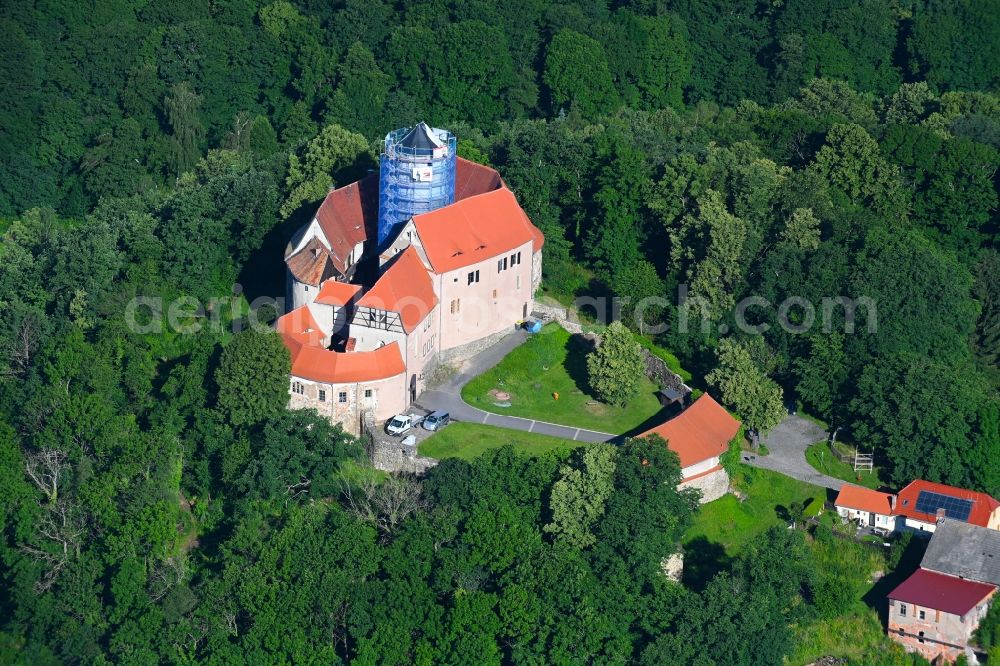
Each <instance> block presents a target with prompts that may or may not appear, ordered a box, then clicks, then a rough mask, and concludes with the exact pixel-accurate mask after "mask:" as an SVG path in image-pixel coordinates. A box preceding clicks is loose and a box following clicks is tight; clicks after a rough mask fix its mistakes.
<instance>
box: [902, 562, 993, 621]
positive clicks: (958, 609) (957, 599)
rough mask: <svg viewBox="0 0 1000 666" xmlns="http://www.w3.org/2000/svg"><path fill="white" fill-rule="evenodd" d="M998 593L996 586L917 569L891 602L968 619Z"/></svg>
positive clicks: (903, 583)
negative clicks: (899, 602)
mask: <svg viewBox="0 0 1000 666" xmlns="http://www.w3.org/2000/svg"><path fill="white" fill-rule="evenodd" d="M995 589H997V588H996V586H995V585H988V584H986V583H976V582H974V581H971V580H963V579H961V578H955V577H954V576H947V575H945V574H940V573H937V572H936V571H928V570H927V569H917V570H916V571H915V572H914V573H913V575H911V576H910V577H909V578H907V579H906V580H904V581H903V582H902V583H900V584H899V586H898V587H897V588H896V589H895V590H893V591H892V592H890V593H889V598H890V599H895V600H896V601H902V602H904V603H908V604H916V605H917V606H923V607H924V608H933V609H935V610H940V611H942V612H945V613H952V614H954V615H965V614H966V613H968V612H969V611H970V610H972V609H973V608H975V607H976V606H977V605H979V603H980V602H981V601H982V600H983V599H985V598H986V597H988V596H989V595H990V593H992V592H993V591H994V590H995Z"/></svg>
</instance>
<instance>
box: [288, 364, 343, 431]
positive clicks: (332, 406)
mask: <svg viewBox="0 0 1000 666" xmlns="http://www.w3.org/2000/svg"><path fill="white" fill-rule="evenodd" d="M296 384H301V385H302V387H303V389H304V392H303V393H296V392H295V391H294V389H293V387H294V386H295V385H296ZM320 391H323V392H324V394H325V395H324V397H325V398H326V399H325V400H322V401H321V400H320V399H319V392H320ZM342 392H343V393H346V394H347V402H340V393H342ZM288 395H289V399H288V407H289V408H290V409H315V410H316V411H317V412H319V415H320V416H324V417H326V418H327V419H329V420H330V423H340V424H341V425H342V426H343V428H344V431H345V432H349V433H350V434H352V435H357V434H358V432H359V430H358V426H359V412H358V386H357V384H323V383H319V382H312V381H309V380H308V379H302V378H300V377H296V376H294V375H292V376H291V378H290V384H289V390H288Z"/></svg>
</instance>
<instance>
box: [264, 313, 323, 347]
mask: <svg viewBox="0 0 1000 666" xmlns="http://www.w3.org/2000/svg"><path fill="white" fill-rule="evenodd" d="M274 328H275V330H276V331H277V332H278V333H280V334H281V335H282V337H286V338H291V339H293V340H296V341H298V342H300V343H301V344H305V345H313V346H322V343H323V339H324V338H325V337H326V336H327V334H326V333H325V332H324V331H323V330H322V329H321V328H320V325H319V323H318V322H317V321H316V318H315V317H313V314H312V311H311V310H310V309H309V306H308V305H303V306H301V307H297V308H295V309H294V310H292V311H291V312H289V313H287V314H284V315H282V316H280V317H278V321H276V322H275V324H274Z"/></svg>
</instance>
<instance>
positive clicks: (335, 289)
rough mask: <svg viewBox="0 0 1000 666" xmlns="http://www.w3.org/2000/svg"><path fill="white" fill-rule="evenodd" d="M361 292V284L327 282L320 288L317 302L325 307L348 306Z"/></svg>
mask: <svg viewBox="0 0 1000 666" xmlns="http://www.w3.org/2000/svg"><path fill="white" fill-rule="evenodd" d="M359 291H361V285H359V284H348V283H347V282H338V281H336V280H327V281H326V282H324V283H323V286H322V287H320V289H319V294H317V295H316V302H317V303H322V304H323V305H336V306H342V305H347V304H348V303H350V302H351V301H352V300H354V297H355V296H357V294H358V292H359Z"/></svg>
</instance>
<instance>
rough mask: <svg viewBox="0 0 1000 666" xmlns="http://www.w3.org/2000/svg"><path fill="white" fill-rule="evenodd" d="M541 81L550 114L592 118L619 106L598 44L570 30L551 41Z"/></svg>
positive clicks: (601, 49) (605, 61) (602, 50)
mask: <svg viewBox="0 0 1000 666" xmlns="http://www.w3.org/2000/svg"><path fill="white" fill-rule="evenodd" d="M542 80H543V81H544V82H545V85H546V86H547V87H548V90H549V98H550V102H549V103H550V106H551V109H552V112H553V114H555V113H558V112H559V111H567V110H569V111H576V112H577V113H579V114H580V115H581V116H583V117H584V118H587V119H593V118H596V117H598V116H600V115H601V114H604V113H607V112H608V111H610V110H612V109H613V108H614V107H615V106H616V105H617V103H618V99H617V97H618V96H617V93H616V91H615V88H614V83H613V82H612V80H611V72H610V71H609V69H608V61H607V58H606V57H605V55H604V49H603V48H602V47H601V44H600V43H599V42H597V41H596V40H594V39H592V38H590V37H587V36H586V35H581V34H580V33H578V32H575V31H573V30H568V29H567V30H561V31H559V32H558V33H556V35H555V36H554V37H553V38H552V42H551V43H550V44H549V48H548V51H547V53H546V56H545V72H544V74H543V75H542Z"/></svg>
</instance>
